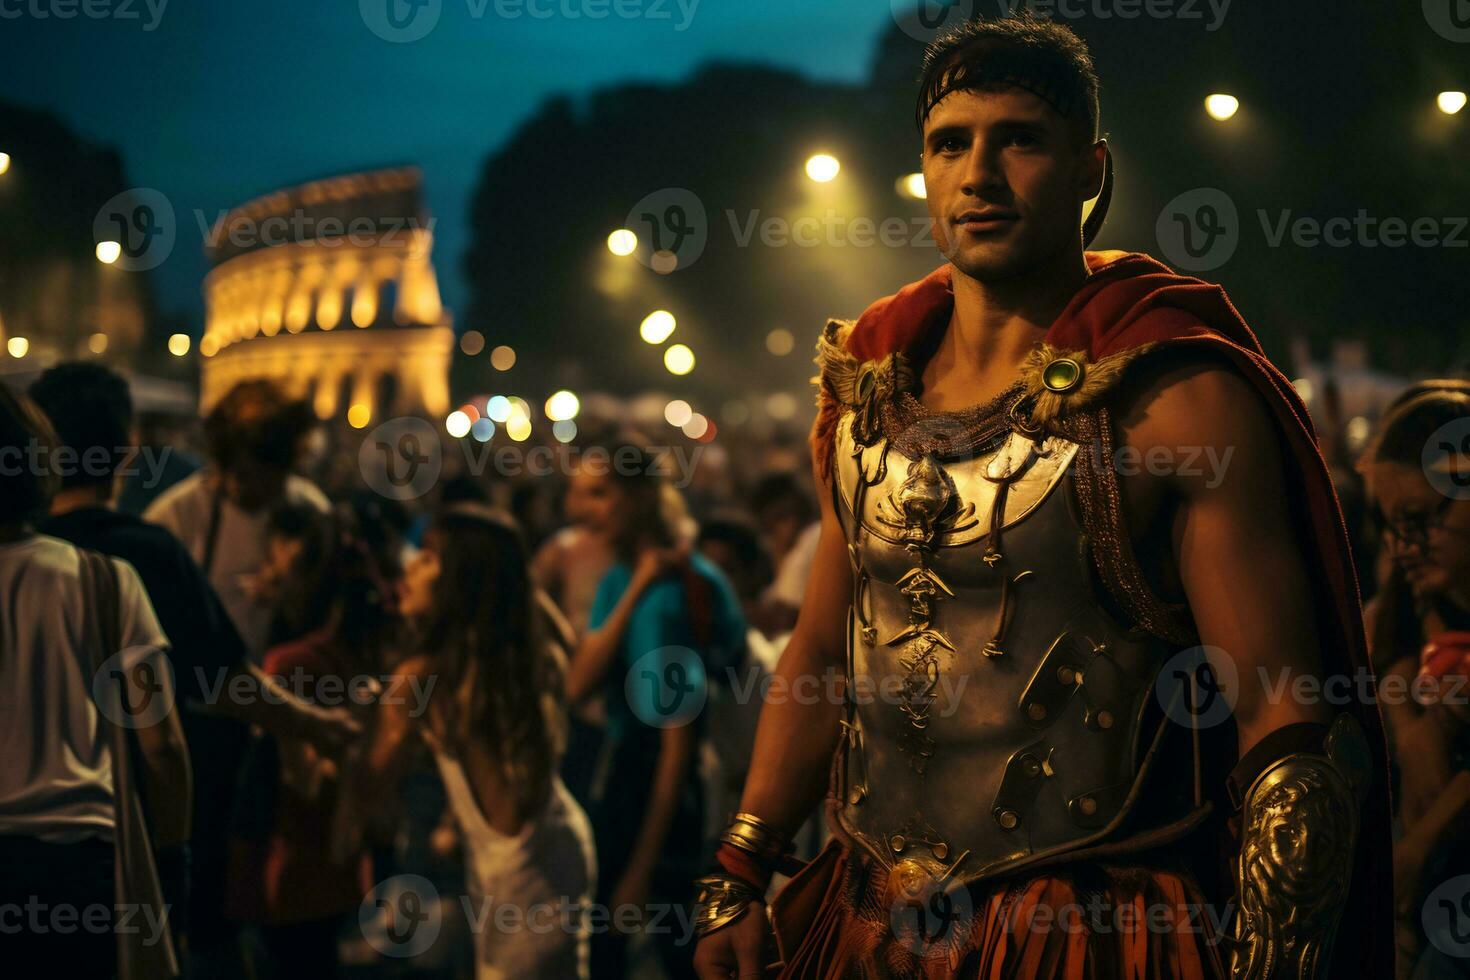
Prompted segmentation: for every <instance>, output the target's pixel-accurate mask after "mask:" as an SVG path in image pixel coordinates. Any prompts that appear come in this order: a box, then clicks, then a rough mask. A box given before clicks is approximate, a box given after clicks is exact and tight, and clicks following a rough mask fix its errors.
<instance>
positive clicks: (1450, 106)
mask: <svg viewBox="0 0 1470 980" xmlns="http://www.w3.org/2000/svg"><path fill="white" fill-rule="evenodd" d="M1438 102H1439V111H1440V112H1442V113H1444V114H1445V115H1447V116H1453V115H1454V114H1455V113H1457V112H1459V111H1460V110H1461V109H1463V108H1465V93H1464V92H1441V93H1439V99H1438Z"/></svg>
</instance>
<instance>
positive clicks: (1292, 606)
mask: <svg viewBox="0 0 1470 980" xmlns="http://www.w3.org/2000/svg"><path fill="white" fill-rule="evenodd" d="M1120 429H1121V431H1120V444H1122V445H1124V446H1127V447H1129V448H1130V449H1131V450H1132V453H1131V454H1130V455H1129V456H1128V457H1127V458H1125V459H1123V460H1122V463H1121V464H1120V468H1121V469H1123V470H1124V473H1125V477H1124V493H1125V496H1127V497H1128V498H1129V505H1130V508H1129V509H1130V516H1131V517H1132V519H1133V522H1134V525H1135V531H1136V532H1137V531H1140V530H1142V525H1144V524H1146V523H1147V522H1149V521H1158V520H1165V521H1168V522H1169V532H1170V534H1169V539H1168V543H1167V555H1166V560H1167V561H1168V562H1169V563H1171V564H1172V566H1173V573H1174V576H1175V577H1177V581H1178V584H1179V585H1180V586H1181V587H1182V590H1183V593H1184V595H1185V597H1186V598H1187V600H1188V603H1189V606H1190V609H1191V611H1192V612H1193V614H1194V619H1195V624H1196V625H1197V627H1198V629H1199V635H1200V642H1201V643H1202V644H1204V645H1205V646H1206V647H1209V648H1212V649H1211V650H1210V651H1209V656H1210V660H1211V666H1212V667H1213V668H1214V669H1215V673H1216V676H1217V677H1218V678H1220V681H1221V688H1222V694H1223V695H1224V697H1225V698H1226V699H1227V701H1228V702H1229V703H1230V704H1232V705H1233V706H1234V718H1235V721H1236V724H1237V727H1238V731H1239V751H1240V753H1241V754H1242V755H1243V754H1244V753H1245V752H1247V751H1249V750H1250V748H1251V747H1252V746H1254V745H1255V744H1256V743H1257V742H1258V741H1259V740H1260V739H1261V738H1263V737H1264V736H1266V735H1268V734H1270V733H1271V732H1273V731H1275V730H1276V729H1278V728H1281V727H1282V726H1284V725H1289V724H1292V723H1294V722H1304V721H1306V722H1318V723H1322V724H1326V723H1328V722H1330V721H1331V716H1332V713H1333V712H1332V711H1331V710H1330V706H1329V705H1327V704H1326V703H1324V701H1323V699H1322V698H1320V697H1318V698H1313V699H1304V698H1294V697H1292V696H1291V695H1290V691H1291V690H1292V688H1291V686H1290V685H1287V686H1285V687H1282V686H1281V680H1282V678H1283V676H1286V677H1291V678H1295V677H1297V676H1300V675H1303V674H1306V675H1310V676H1312V677H1314V678H1320V677H1321V672H1322V669H1321V655H1320V648H1319V640H1318V637H1317V635H1316V628H1315V625H1314V624H1315V622H1316V617H1315V615H1314V610H1313V607H1312V602H1313V600H1312V590H1311V585H1310V580H1309V579H1308V571H1307V566H1306V562H1305V560H1304V557H1303V555H1302V553H1301V551H1300V546H1299V544H1298V541H1299V535H1300V529H1299V528H1295V527H1293V526H1292V519H1291V513H1290V510H1289V499H1290V498H1289V496H1288V494H1289V493H1290V492H1291V491H1290V489H1289V488H1288V486H1287V482H1286V475H1285V466H1284V459H1285V458H1286V452H1287V450H1286V447H1285V446H1284V445H1283V442H1282V437H1281V435H1280V433H1279V431H1278V429H1277V426H1276V423H1275V421H1274V420H1273V419H1272V418H1271V417H1270V415H1269V414H1268V409H1267V408H1266V406H1265V404H1264V403H1263V402H1262V400H1261V396H1260V395H1259V394H1258V393H1257V392H1256V390H1255V389H1254V388H1253V387H1252V386H1251V383H1250V382H1249V381H1247V380H1246V379H1245V378H1243V377H1241V376H1240V375H1238V374H1236V373H1235V372H1234V371H1232V370H1230V369H1228V368H1227V367H1225V366H1223V365H1217V364H1213V363H1187V364H1175V365H1173V366H1171V367H1169V368H1167V369H1165V370H1162V371H1158V372H1156V373H1154V374H1153V375H1152V376H1151V377H1148V378H1147V379H1146V380H1145V383H1144V386H1143V387H1142V389H1141V390H1140V392H1139V393H1138V395H1137V397H1135V398H1133V399H1131V405H1130V407H1129V410H1128V411H1127V412H1125V413H1124V415H1123V417H1122V419H1121V422H1120ZM1150 454H1152V456H1151V457H1150ZM1129 463H1131V464H1133V465H1132V466H1131V467H1129V466H1127V465H1124V464H1129ZM1136 536H1138V535H1137V534H1136Z"/></svg>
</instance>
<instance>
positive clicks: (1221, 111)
mask: <svg viewBox="0 0 1470 980" xmlns="http://www.w3.org/2000/svg"><path fill="white" fill-rule="evenodd" d="M1239 111H1240V100H1239V99H1237V98H1236V97H1235V96H1233V95H1224V94H1222V93H1219V92H1217V93H1215V94H1214V95H1210V96H1206V97H1205V112H1208V113H1209V114H1210V118H1211V119H1214V120H1215V121H1216V122H1224V121H1225V120H1227V119H1229V118H1230V117H1231V116H1234V115H1235V114H1236V113H1237V112H1239Z"/></svg>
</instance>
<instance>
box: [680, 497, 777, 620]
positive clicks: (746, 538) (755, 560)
mask: <svg viewBox="0 0 1470 980" xmlns="http://www.w3.org/2000/svg"><path fill="white" fill-rule="evenodd" d="M712 543H719V544H723V545H725V546H726V547H728V548H729V549H730V551H731V552H732V553H733V554H734V555H735V560H736V561H737V562H739V565H740V569H739V571H740V577H741V578H742V579H744V581H738V582H734V583H733V584H734V585H735V587H736V588H737V589H738V590H739V591H740V593H741V596H740V597H741V598H742V599H753V598H755V596H756V595H758V594H759V592H760V590H761V589H763V588H765V587H766V585H768V584H769V583H770V581H771V578H772V577H773V576H774V574H775V569H773V568H772V566H771V555H770V552H768V551H766V546H765V545H764V544H762V543H761V536H760V531H759V530H758V529H757V528H756V526H755V523H754V522H753V521H751V520H750V519H749V518H747V517H745V516H743V515H741V514H736V513H720V514H716V515H715V516H714V517H712V518H710V519H709V520H707V521H705V522H704V523H703V524H701V525H700V526H699V537H698V538H697V539H696V540H695V544H696V545H697V546H698V547H700V548H703V547H704V546H705V545H707V544H712Z"/></svg>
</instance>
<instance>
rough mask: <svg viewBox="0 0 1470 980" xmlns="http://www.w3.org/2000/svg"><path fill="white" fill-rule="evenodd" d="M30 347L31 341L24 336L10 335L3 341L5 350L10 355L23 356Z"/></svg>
mask: <svg viewBox="0 0 1470 980" xmlns="http://www.w3.org/2000/svg"><path fill="white" fill-rule="evenodd" d="M30 349H31V342H30V341H29V340H26V339H25V338H24V337H11V338H10V339H9V340H7V341H6V342H5V350H6V351H7V352H9V354H10V356H11V357H25V356H26V352H27V351H29V350H30Z"/></svg>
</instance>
